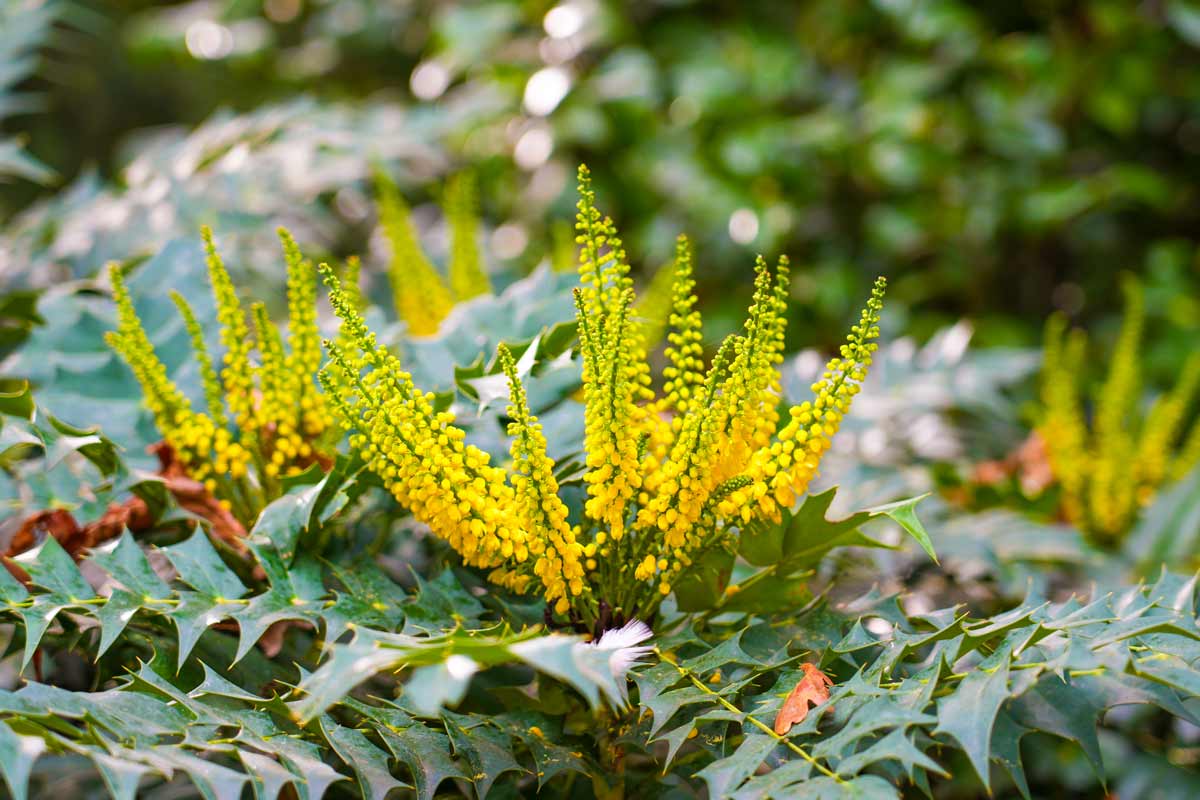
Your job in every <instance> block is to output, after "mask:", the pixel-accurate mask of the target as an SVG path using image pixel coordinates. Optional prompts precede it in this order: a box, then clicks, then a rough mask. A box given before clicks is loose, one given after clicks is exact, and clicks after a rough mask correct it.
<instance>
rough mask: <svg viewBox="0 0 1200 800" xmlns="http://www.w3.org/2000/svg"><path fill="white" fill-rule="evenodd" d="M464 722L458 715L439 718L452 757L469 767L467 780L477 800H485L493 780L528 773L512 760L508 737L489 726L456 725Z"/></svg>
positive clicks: (510, 744) (449, 714) (446, 715)
mask: <svg viewBox="0 0 1200 800" xmlns="http://www.w3.org/2000/svg"><path fill="white" fill-rule="evenodd" d="M466 719H467V718H466V717H464V716H461V715H458V714H451V713H446V714H443V720H444V721H445V723H446V734H447V735H448V736H449V737H450V743H451V744H452V745H453V746H454V754H455V755H456V756H458V757H459V758H461V759H463V760H465V761H466V763H468V764H470V765H471V775H470V779H471V782H472V783H474V784H475V794H476V795H477V796H478V797H487V794H488V792H489V791H490V790H491V788H492V785H493V784H494V783H495V782H496V779H497V778H499V777H500V776H501V775H503V774H504V773H506V772H518V773H526V772H528V770H527V769H525V768H524V767H522V766H521V765H520V764H519V763H518V762H517V760H516V759H515V758H514V757H513V755H512V743H511V741H510V740H509V737H508V736H506V735H504V734H503V733H501V732H500V731H498V730H496V729H494V728H492V727H491V726H489V725H475V726H473V727H470V728H467V727H464V726H463V725H462V724H460V722H465V721H466Z"/></svg>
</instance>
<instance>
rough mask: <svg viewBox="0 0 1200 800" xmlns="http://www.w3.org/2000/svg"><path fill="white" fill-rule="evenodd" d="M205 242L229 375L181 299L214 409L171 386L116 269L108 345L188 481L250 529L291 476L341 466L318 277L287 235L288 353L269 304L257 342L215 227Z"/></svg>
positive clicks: (257, 325) (257, 322) (257, 320)
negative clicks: (323, 377) (322, 384)
mask: <svg viewBox="0 0 1200 800" xmlns="http://www.w3.org/2000/svg"><path fill="white" fill-rule="evenodd" d="M203 237H204V244H205V249H206V252H207V259H208V270H209V281H210V283H211V285H212V288H213V297H214V299H215V302H216V311H217V321H218V323H219V325H220V341H221V344H222V347H223V349H224V354H223V356H222V358H221V360H220V364H221V367H220V370H219V371H218V369H217V367H216V366H215V363H214V359H213V357H212V355H211V354H210V353H209V351H208V345H207V343H206V342H205V338H204V332H203V330H202V328H201V326H200V323H199V321H198V320H197V318H196V315H195V313H194V311H193V310H192V308H191V306H190V304H189V303H188V302H187V300H186V299H185V298H184V297H183V296H182V295H180V294H178V293H172V299H173V300H174V302H175V305H176V306H177V307H178V309H179V313H180V315H181V316H182V317H183V321H184V326H185V328H186V330H187V332H188V335H189V338H190V340H191V343H192V349H193V351H194V356H195V359H196V363H197V366H198V367H199V373H200V380H201V384H202V388H203V392H204V401H205V406H206V408H205V410H204V411H203V412H200V411H196V410H194V409H193V408H192V405H191V402H190V401H189V399H188V398H187V397H186V396H185V395H184V394H183V393H182V392H180V391H179V389H178V388H177V387H176V386H175V384H174V383H173V382H172V381H171V379H170V378H169V373H168V371H167V367H166V365H165V364H163V362H162V361H161V360H160V359H159V357H158V355H157V354H156V353H155V352H154V347H153V345H152V344H151V342H150V339H149V337H148V336H147V335H146V331H145V329H144V328H143V326H142V323H141V320H140V319H139V318H138V315H137V311H136V309H135V308H134V305H133V300H132V298H131V296H130V294H129V290H128V289H127V287H126V285H125V279H124V274H123V272H122V271H121V269H120V267H118V266H117V265H112V266H110V268H109V277H110V280H111V282H112V286H113V299H114V300H115V301H116V305H117V329H116V330H115V331H113V332H112V333H110V334H109V335H108V341H109V343H110V345H111V346H112V347H113V349H114V350H116V351H117V353H118V354H119V355H120V356H121V357H122V359H124V360H125V362H126V363H127V364H128V365H129V367H130V369H131V370H132V371H133V373H134V375H135V377H137V379H138V382H139V383H140V384H141V386H142V392H143V395H144V397H145V401H146V405H147V406H148V407H149V409H150V411H151V412H152V413H153V415H154V420H155V423H156V425H157V427H158V429H159V431H160V433H161V434H162V435H163V438H164V440H165V441H166V443H167V444H169V445H170V446H171V449H172V450H173V451H174V453H175V456H176V458H177V459H178V460H179V462H180V463H181V464H182V465H183V467H184V469H185V470H186V471H187V473H188V474H189V475H190V476H191V477H193V478H195V479H196V480H198V481H202V482H203V483H204V485H205V487H206V488H207V489H208V491H209V492H210V493H212V494H213V495H215V496H216V497H217V498H218V500H219V501H220V502H221V504H222V505H224V506H225V507H226V508H227V509H229V510H231V511H232V512H233V513H234V515H235V516H236V517H237V518H238V519H239V520H240V521H241V522H242V523H243V524H244V525H247V526H249V525H251V524H253V522H254V520H255V519H256V518H257V516H258V512H259V511H260V510H261V509H262V508H263V506H264V505H265V504H266V503H267V502H269V501H270V500H271V499H273V498H274V497H276V496H278V495H279V493H280V492H281V490H282V487H281V484H280V480H279V479H280V478H281V477H283V476H286V475H288V474H291V473H294V472H299V471H302V470H304V469H306V468H307V467H309V466H310V465H312V464H313V463H328V461H329V459H330V458H331V454H332V450H333V443H332V442H330V441H329V437H328V436H327V435H326V434H327V431H328V430H329V429H330V426H331V424H332V422H333V420H332V417H331V416H330V414H329V412H328V410H327V409H326V407H325V401H324V398H323V397H322V396H321V394H320V392H319V391H318V387H317V383H316V372H317V370H318V368H319V366H320V362H321V350H320V336H319V334H318V332H317V318H316V279H315V270H314V268H313V265H312V264H311V262H306V261H305V260H304V259H303V257H302V256H301V254H300V251H299V249H298V248H297V247H296V243H295V242H294V241H293V240H292V238H291V236H290V235H289V234H288V233H287V232H286V231H283V230H280V238H281V240H282V242H283V249H284V254H285V259H286V261H287V271H288V280H287V295H288V312H289V314H288V337H287V345H286V347H285V344H284V340H283V338H282V337H281V336H280V334H279V331H278V329H277V328H276V327H275V325H274V323H273V322H272V321H271V320H270V318H269V317H268V315H267V311H266V308H265V307H263V306H262V305H261V304H255V306H254V307H253V309H252V314H251V316H252V317H253V331H254V335H253V336H252V335H251V325H250V323H248V322H247V314H246V311H245V309H244V308H243V307H242V305H241V301H240V300H239V299H238V296H237V291H236V289H235V288H234V285H233V281H232V280H231V279H230V277H229V273H228V271H227V270H226V269H225V265H224V263H223V262H222V261H221V258H220V256H219V255H218V254H217V250H216V247H215V245H214V244H213V239H212V233H211V231H209V230H208V229H207V228H205V229H204V230H203ZM256 357H257V358H256Z"/></svg>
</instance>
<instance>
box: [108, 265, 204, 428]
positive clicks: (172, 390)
mask: <svg viewBox="0 0 1200 800" xmlns="http://www.w3.org/2000/svg"><path fill="white" fill-rule="evenodd" d="M108 278H109V282H110V283H111V284H112V293H113V301H114V302H115V303H116V306H117V329H116V331H112V332H110V333H108V334H107V336H106V338H107V339H108V343H109V345H111V346H112V348H113V349H114V350H115V351H116V352H117V354H118V355H120V356H121V358H122V359H123V360H124V361H125V363H126V364H128V365H129V368H130V369H131V370H132V371H133V374H134V376H135V377H136V378H137V380H138V383H140V384H141V387H142V392H143V394H144V395H145V400H146V405H147V407H149V409H150V411H151V413H153V414H154V418H155V421H156V422H157V423H158V424H159V426H160V427H161V428H168V427H170V426H173V425H175V424H176V423H177V422H179V421H182V420H184V419H186V418H187V417H188V416H190V415H191V413H192V410H191V404H190V403H189V402H188V399H187V397H185V396H184V394H183V393H182V392H180V391H179V389H178V388H177V387H176V386H175V383H174V382H173V381H172V380H171V379H170V377H169V376H168V375H167V367H166V365H165V364H163V363H162V361H161V360H160V359H159V357H158V355H157V354H155V352H154V345H153V344H151V343H150V338H149V337H148V336H147V335H146V330H145V329H144V328H143V327H142V321H141V319H140V318H139V317H138V315H137V310H136V309H135V308H134V307H133V298H131V297H130V295H129V289H128V288H127V287H126V286H125V276H124V274H123V273H122V272H121V267H120V266H119V265H118V264H115V263H114V264H109V266H108Z"/></svg>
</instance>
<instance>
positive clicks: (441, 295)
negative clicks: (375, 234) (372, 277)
mask: <svg viewBox="0 0 1200 800" xmlns="http://www.w3.org/2000/svg"><path fill="white" fill-rule="evenodd" d="M376 185H377V187H378V188H377V192H378V195H379V220H380V223H381V225H382V227H383V231H384V234H385V235H386V237H387V240H388V243H389V244H390V245H391V248H392V258H391V262H390V264H389V265H388V277H389V278H390V280H391V283H392V292H393V302H394V303H395V305H396V314H397V316H399V317H400V319H402V320H404V321H405V322H406V323H408V332H409V333H410V334H412V335H414V336H429V335H432V334H435V333H437V331H438V327H439V326H440V325H441V322H442V320H443V319H445V318H446V315H447V314H449V313H450V310H451V309H452V308H454V305H455V303H459V302H462V301H463V300H469V299H471V298H472V297H476V296H478V295H481V294H489V293H491V291H492V287H491V283H490V281H489V280H488V276H487V272H485V271H484V268H483V258H482V256H481V255H480V252H479V242H478V239H477V233H478V230H479V216H478V212H477V210H476V207H477V201H476V193H475V182H474V179H473V178H472V177H471V175H470V174H467V173H464V174H460V175H456V176H454V177H453V178H451V179H450V181H449V182H448V183H447V185H446V190H445V196H444V202H443V207H444V210H445V214H446V224H447V227H448V228H449V230H450V258H449V263H448V265H447V272H448V276H449V282H448V283H447V282H446V281H444V280H443V279H442V277H441V275H440V274H439V273H438V270H437V268H436V267H435V266H434V265H433V263H432V262H431V261H430V260H429V257H428V256H426V255H425V252H424V251H423V250H422V249H421V243H420V240H419V238H418V236H417V229H416V227H415V226H414V225H413V222H412V218H411V215H410V213H409V209H408V206H407V205H406V204H405V202H404V198H403V197H401V195H400V192H399V190H398V189H397V188H396V184H395V183H393V182H392V181H391V179H390V178H388V177H387V176H386V175H384V174H383V173H380V174H378V175H377V176H376Z"/></svg>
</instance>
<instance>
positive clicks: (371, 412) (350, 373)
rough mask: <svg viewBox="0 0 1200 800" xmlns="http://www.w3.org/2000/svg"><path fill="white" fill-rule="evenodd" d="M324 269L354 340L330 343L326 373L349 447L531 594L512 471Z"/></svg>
mask: <svg viewBox="0 0 1200 800" xmlns="http://www.w3.org/2000/svg"><path fill="white" fill-rule="evenodd" d="M320 271H321V276H322V278H323V279H324V281H325V284H326V286H328V287H329V298H330V303H331V305H332V306H333V310H334V313H335V314H337V316H338V318H339V319H340V320H341V323H342V327H343V332H344V334H345V336H346V337H347V339H348V340H350V341H352V342H353V343H354V347H353V349H352V350H350V351H347V350H346V349H345V348H344V347H343V346H341V345H339V344H338V343H336V342H333V341H329V340H326V342H325V347H326V349H327V350H328V351H329V354H330V362H329V364H328V365H327V366H326V368H325V369H324V370H323V371H322V376H321V382H322V384H323V385H324V386H325V387H326V390H327V391H328V392H329V394H330V396H331V397H333V400H334V406H335V408H336V409H337V410H338V412H339V417H340V418H341V422H342V425H343V427H344V428H345V429H346V430H347V432H349V433H350V446H351V447H352V448H353V449H354V450H356V451H358V452H359V454H360V455H361V456H362V458H363V460H364V461H365V463H366V464H367V466H368V468H369V469H371V470H372V471H373V472H374V473H375V474H377V475H378V476H379V477H380V478H381V479H382V480H383V482H384V485H385V486H386V487H387V489H388V490H389V491H390V492H391V493H392V495H393V496H394V497H395V498H396V500H397V501H398V502H399V503H401V504H402V505H403V506H405V507H406V508H408V509H409V510H410V511H411V512H412V514H413V516H414V518H416V519H417V520H418V521H420V522H423V523H425V524H426V525H428V526H429V528H430V530H431V531H432V532H433V533H434V535H436V536H438V537H439V538H442V539H445V540H446V541H447V542H448V543H449V544H450V546H451V547H453V548H454V550H455V551H457V552H458V553H459V554H460V555H461V556H462V557H463V560H464V561H465V562H466V563H467V564H469V565H471V566H475V567H481V568H484V569H490V570H492V571H493V572H492V576H493V579H494V580H496V581H497V582H498V583H501V584H502V585H504V586H507V587H508V588H510V589H513V590H514V591H518V592H525V591H528V590H529V589H530V587H531V585H532V583H533V574H532V571H531V569H532V564H530V566H529V568H524V567H522V564H523V563H528V558H529V554H530V553H531V552H532V549H531V548H530V536H529V534H528V532H527V531H526V530H524V529H523V528H522V527H521V526H520V525H519V524H517V521H516V516H515V495H514V492H513V489H512V487H511V486H509V485H508V483H507V481H506V480H505V473H504V470H502V469H500V468H498V467H495V466H492V465H491V464H490V463H489V462H490V457H489V456H488V454H487V453H485V452H483V451H481V450H479V449H477V448H476V447H474V446H472V445H467V444H465V443H464V441H463V440H464V438H465V434H464V432H463V431H462V429H461V428H458V427H455V426H454V425H453V422H454V415H453V414H451V413H449V412H444V411H443V412H438V411H435V410H434V408H433V396H432V395H430V394H426V393H425V392H422V391H420V390H419V389H417V388H416V387H415V386H413V383H412V378H411V376H410V375H409V374H408V373H407V372H405V371H404V370H403V369H401V367H400V362H399V360H398V359H397V358H396V357H395V356H394V355H392V354H391V353H389V352H388V351H387V349H386V348H384V347H381V346H379V345H378V343H377V342H376V340H375V336H374V334H372V333H371V332H370V331H369V330H368V329H367V327H366V325H365V324H364V323H363V321H362V317H361V316H360V315H359V313H358V311H357V310H356V309H355V308H354V307H353V305H352V303H351V301H350V298H348V297H347V296H346V294H345V292H344V291H343V290H342V288H341V283H340V281H338V279H337V277H336V276H335V275H334V274H333V271H332V270H331V269H329V267H328V266H327V265H324V264H322V265H321V267H320ZM506 552H509V553H511V554H512V555H511V556H505V553H506ZM522 556H524V560H522Z"/></svg>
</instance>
